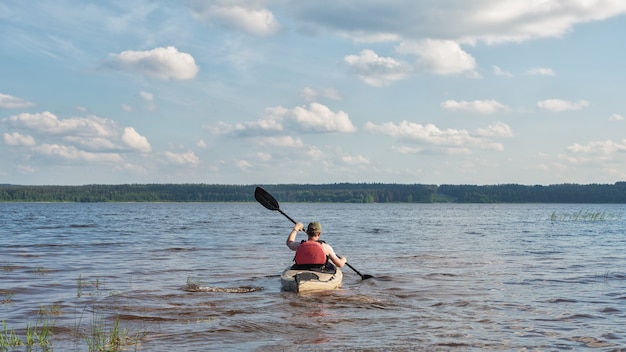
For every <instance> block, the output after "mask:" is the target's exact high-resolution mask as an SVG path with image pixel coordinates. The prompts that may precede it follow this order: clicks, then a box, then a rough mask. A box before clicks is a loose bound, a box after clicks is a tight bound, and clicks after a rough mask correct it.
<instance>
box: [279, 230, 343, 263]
mask: <svg viewBox="0 0 626 352" xmlns="http://www.w3.org/2000/svg"><path fill="white" fill-rule="evenodd" d="M303 229H304V225H303V224H302V223H301V222H298V223H296V225H295V226H294V227H293V230H291V232H290V233H289V236H287V247H289V248H291V250H294V251H296V258H295V260H296V265H302V266H317V265H319V266H323V265H324V264H325V263H326V259H327V258H328V259H330V261H331V262H332V263H333V264H335V265H336V266H337V267H338V268H341V267H342V266H344V264H345V263H346V262H347V259H346V257H341V258H340V257H338V256H337V255H336V254H335V251H334V250H333V247H331V246H330V245H329V244H327V243H325V242H324V241H320V235H321V234H322V225H321V224H320V223H319V222H317V221H314V222H312V223H310V224H309V226H308V227H307V229H306V233H307V236H308V239H307V240H306V241H302V242H296V235H298V231H302V230H303Z"/></svg>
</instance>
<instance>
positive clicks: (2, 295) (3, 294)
mask: <svg viewBox="0 0 626 352" xmlns="http://www.w3.org/2000/svg"><path fill="white" fill-rule="evenodd" d="M13 295H15V292H13V291H11V290H0V303H1V304H9V303H11V302H12V300H13Z"/></svg>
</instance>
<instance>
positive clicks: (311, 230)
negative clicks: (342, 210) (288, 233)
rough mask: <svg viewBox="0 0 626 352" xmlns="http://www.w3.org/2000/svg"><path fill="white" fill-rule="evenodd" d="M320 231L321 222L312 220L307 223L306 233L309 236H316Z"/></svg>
mask: <svg viewBox="0 0 626 352" xmlns="http://www.w3.org/2000/svg"><path fill="white" fill-rule="evenodd" d="M320 233H322V224H320V223H319V222H318V221H313V222H311V223H309V226H308V227H307V228H306V234H307V235H309V236H318V235H319V234H320Z"/></svg>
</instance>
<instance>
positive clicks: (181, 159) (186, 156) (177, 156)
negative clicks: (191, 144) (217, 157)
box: [164, 151, 200, 167]
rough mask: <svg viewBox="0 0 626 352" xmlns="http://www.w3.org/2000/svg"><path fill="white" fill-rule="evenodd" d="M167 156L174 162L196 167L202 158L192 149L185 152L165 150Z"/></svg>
mask: <svg viewBox="0 0 626 352" xmlns="http://www.w3.org/2000/svg"><path fill="white" fill-rule="evenodd" d="M164 154H165V158H166V159H167V160H168V161H169V162H170V163H172V164H175V165H179V166H191V167H195V166H198V164H200V158H198V157H197V156H196V154H195V153H194V152H192V151H189V152H185V153H172V152H165V153H164Z"/></svg>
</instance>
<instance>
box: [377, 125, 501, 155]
mask: <svg viewBox="0 0 626 352" xmlns="http://www.w3.org/2000/svg"><path fill="white" fill-rule="evenodd" d="M365 129H366V130H368V131H370V132H373V133H378V134H383V135H387V136H390V137H394V138H398V139H401V140H405V141H414V142H419V143H423V144H426V145H431V146H435V147H442V150H445V149H449V150H455V149H463V150H469V149H470V148H480V149H488V150H496V151H502V150H503V149H504V147H503V146H502V144H500V143H496V142H492V141H491V140H490V139H489V138H486V137H510V136H511V135H512V132H511V131H510V128H509V127H508V126H507V125H506V124H503V123H497V124H495V125H492V126H489V127H488V128H487V129H479V130H477V133H470V132H469V131H466V130H456V129H446V130H441V129H439V128H437V126H435V125H433V124H427V125H422V124H419V123H414V122H409V121H402V122H400V123H398V124H396V123H393V122H387V123H384V124H382V125H376V124H374V123H371V122H367V123H366V125H365ZM410 148H413V147H410ZM399 150H400V151H403V152H406V151H407V150H406V149H399ZM414 150H417V149H414Z"/></svg>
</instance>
